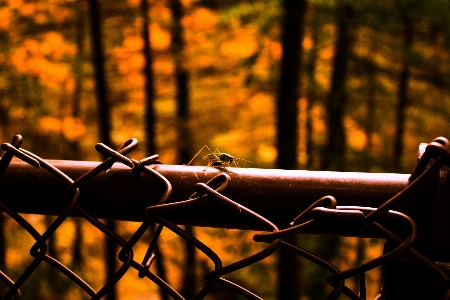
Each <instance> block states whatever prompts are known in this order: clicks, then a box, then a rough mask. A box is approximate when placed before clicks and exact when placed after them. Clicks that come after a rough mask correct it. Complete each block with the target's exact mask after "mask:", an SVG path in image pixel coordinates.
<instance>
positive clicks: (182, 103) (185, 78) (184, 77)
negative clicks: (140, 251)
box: [169, 0, 197, 299]
mask: <svg viewBox="0 0 450 300" xmlns="http://www.w3.org/2000/svg"><path fill="white" fill-rule="evenodd" d="M169 6H170V10H171V12H172V28H171V35H172V41H171V52H172V55H173V57H174V66H175V74H174V75H175V84H176V102H177V131H178V133H177V134H178V142H177V151H178V155H177V156H178V163H179V164H183V163H187V162H188V161H189V160H190V159H191V152H192V151H191V148H190V145H191V142H192V141H191V138H190V131H189V125H188V121H189V73H188V71H187V70H186V68H185V66H184V48H185V42H184V36H183V27H182V25H181V19H182V18H183V6H182V3H181V1H180V0H170V1H169ZM185 230H186V231H187V232H188V233H189V234H191V235H194V227H193V226H191V225H186V226H185ZM195 261H196V259H195V248H194V246H193V245H192V244H191V243H189V242H185V261H184V266H183V285H182V287H181V294H182V295H183V297H185V298H186V299H192V298H193V297H194V296H195V294H196V286H197V276H196V263H195Z"/></svg>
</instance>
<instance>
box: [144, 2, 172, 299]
mask: <svg viewBox="0 0 450 300" xmlns="http://www.w3.org/2000/svg"><path fill="white" fill-rule="evenodd" d="M148 10H149V7H148V0H142V1H141V11H142V18H143V20H144V21H143V26H142V39H143V40H144V49H143V54H144V60H145V64H144V77H145V136H146V149H147V155H153V154H155V153H156V152H157V151H156V142H155V140H156V138H155V123H156V120H155V115H156V114H155V107H154V102H155V87H154V73H153V68H152V65H153V55H152V50H151V48H150V32H149V30H148V28H149V25H150V18H149V11H148ZM154 233H155V227H154V226H153V225H152V226H150V235H151V237H153V235H154ZM154 254H155V256H156V257H157V259H156V261H155V264H156V272H157V274H158V276H159V277H160V278H161V279H162V280H164V281H166V282H167V276H166V269H165V267H164V261H163V257H164V256H163V255H162V254H161V250H160V248H159V245H158V244H156V245H155V248H154ZM159 296H160V297H161V299H162V300H169V296H168V295H167V293H166V292H165V291H164V289H162V288H160V289H159Z"/></svg>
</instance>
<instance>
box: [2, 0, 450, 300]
mask: <svg viewBox="0 0 450 300" xmlns="http://www.w3.org/2000/svg"><path fill="white" fill-rule="evenodd" d="M448 20H450V2H448V1H447V0H428V1H419V0H394V1H392V0H377V1H373V0H362V1H361V0H360V1H354V0H335V1H331V0H330V1H327V0H308V1H306V0H259V1H257V0H241V1H238V0H163V1H156V0H128V1H126V0H122V1H100V0H39V1H23V0H4V1H1V2H0V39H1V43H0V137H1V141H3V142H9V141H10V140H11V138H12V137H13V136H14V135H15V134H17V133H20V134H22V135H23V136H24V138H25V142H24V144H23V147H24V148H26V149H28V150H30V151H32V152H34V153H36V154H38V155H39V156H41V157H44V158H48V159H71V160H99V159H100V157H99V155H98V154H97V153H96V151H95V150H94V145H95V143H97V142H103V143H105V144H107V145H109V146H112V147H115V148H117V147H118V146H119V145H121V144H122V143H123V142H124V141H126V140H127V139H128V138H131V137H134V138H137V139H138V140H139V142H140V145H141V147H140V148H138V150H137V151H135V152H134V153H133V154H132V157H133V158H136V159H139V158H143V157H145V156H148V155H150V154H154V153H158V154H159V155H160V160H161V161H162V162H164V163H166V164H183V163H187V162H188V161H189V160H190V159H191V158H192V157H193V155H194V154H195V153H196V152H197V151H198V150H199V149H200V148H201V147H202V146H203V145H204V144H208V145H209V146H210V148H212V149H216V148H217V149H219V150H221V151H223V152H227V153H231V154H233V155H235V156H236V157H240V158H244V159H246V160H249V161H251V162H252V164H250V163H247V162H245V161H243V162H241V163H240V164H241V166H243V167H252V168H253V167H255V168H284V169H309V170H333V171H362V172H400V173H409V172H411V171H412V169H413V167H414V165H415V161H416V156H417V149H418V145H419V143H421V142H430V141H431V140H432V139H433V138H435V137H437V136H446V135H447V136H448V132H449V129H450V123H449V122H448V120H449V116H450V101H449V93H448V92H449V89H450V85H449V84H448V83H449V78H450V76H449V75H450V60H449V58H450V22H449V21H448ZM195 163H196V164H203V163H204V162H203V161H202V160H201V159H199V160H197V161H196V162H195ZM27 220H29V221H30V222H31V223H32V224H33V225H34V226H36V227H37V228H40V229H43V228H45V226H46V224H49V223H50V222H51V220H52V218H50V217H44V216H27ZM107 222H108V225H109V226H111V227H113V228H115V229H116V230H117V231H118V232H119V233H120V234H121V235H123V236H125V237H126V236H127V235H128V236H129V235H131V234H132V233H133V232H134V230H135V229H136V228H137V226H138V224H134V223H127V222H120V223H118V222H112V221H107ZM0 225H1V226H0V227H1V229H2V235H1V236H2V239H1V244H0V248H1V249H0V269H1V270H8V272H9V273H8V274H11V273H12V274H14V272H17V273H18V274H19V273H20V270H21V266H25V265H27V264H28V263H29V257H28V254H27V253H26V252H27V251H28V250H26V249H29V247H30V245H32V244H33V241H32V239H31V237H29V236H27V234H26V233H25V232H23V231H22V230H20V229H19V228H18V226H17V225H16V224H15V223H14V222H13V221H11V220H9V219H7V218H5V217H3V216H2V218H1V222H0ZM187 227H188V228H186V229H187V230H189V231H191V232H192V233H194V234H195V235H196V236H197V237H198V238H199V239H200V240H202V241H203V242H204V243H205V244H207V245H211V246H212V247H213V248H214V250H215V251H217V252H218V253H219V255H220V256H221V257H222V258H223V261H224V264H226V263H228V262H231V261H235V260H236V259H237V258H238V257H244V256H245V255H248V254H249V253H252V252H253V251H255V250H256V249H258V247H259V245H255V243H253V242H252V239H251V238H252V234H253V233H249V232H241V231H235V230H225V229H211V228H195V229H194V228H190V227H189V226H187ZM5 233H7V234H5ZM103 238H104V237H103V235H102V234H101V233H100V232H98V231H96V230H95V229H94V228H93V227H92V226H90V225H89V224H87V222H86V223H85V222H81V221H80V220H77V219H71V220H70V221H67V222H65V223H64V226H63V228H60V229H59V230H58V232H57V235H56V237H55V238H54V239H53V240H51V244H50V245H49V251H50V253H51V254H52V255H53V256H55V257H57V258H58V259H60V260H61V261H62V262H64V263H65V264H67V265H68V266H71V267H72V269H73V270H75V271H76V272H77V273H78V274H80V275H81V276H82V277H83V278H85V279H86V280H87V281H88V282H89V283H91V284H92V285H93V286H94V287H95V288H97V289H99V288H100V287H101V286H102V285H103V283H104V281H105V278H107V277H108V276H109V275H107V274H108V272H111V270H114V257H115V256H114V255H115V254H114V251H115V250H114V247H112V248H111V249H112V250H111V249H110V247H111V246H109V247H108V246H106V247H103V246H101V245H100V246H99V244H98V241H99V240H102V239H103ZM218 240H219V242H218ZM297 243H299V244H301V245H302V246H304V247H306V248H308V249H310V250H312V251H313V252H314V253H317V254H318V255H320V256H322V257H325V258H327V259H328V260H330V261H333V262H335V263H336V264H337V265H338V266H339V267H340V268H342V269H345V268H346V267H348V266H351V265H355V264H358V263H360V262H361V261H363V260H366V259H368V258H370V257H373V256H377V255H379V254H380V253H381V251H382V250H381V249H382V242H381V241H376V240H370V239H353V238H338V237H316V236H304V237H303V236H302V238H298V241H297ZM106 245H108V244H107V243H106ZM325 245H326V246H325ZM183 247H185V245H184V244H183V242H182V241H181V239H179V238H178V237H177V236H176V235H174V234H172V233H170V232H165V231H164V232H163V235H162V237H161V243H160V248H159V251H161V252H162V253H163V255H162V256H161V257H162V259H161V260H160V264H159V266H158V267H157V268H156V269H157V270H155V272H158V273H159V274H161V275H162V276H165V278H166V279H167V280H168V282H169V283H170V284H171V285H173V286H174V287H175V288H176V289H178V290H180V291H182V294H183V295H185V296H186V298H187V299H190V297H191V295H192V293H195V291H198V289H199V287H200V285H201V283H202V281H201V274H204V273H205V270H208V269H209V268H211V266H208V265H206V261H207V260H206V259H205V258H204V257H202V256H199V255H197V253H194V252H192V249H191V250H189V249H186V250H185V251H181V252H182V253H181V254H180V249H184V248H183ZM21 249H22V250H21ZM24 249H25V250H24ZM104 249H110V250H104ZM145 250H146V245H145V244H144V243H142V245H140V244H139V245H138V247H137V249H136V253H140V252H139V251H141V253H144V252H145ZM111 251H112V252H111ZM108 253H113V254H112V256H111V254H108ZM185 254H186V255H185ZM138 255H139V254H136V256H138ZM105 257H106V258H105ZM108 257H109V258H108ZM111 257H112V261H111ZM105 259H106V260H107V261H109V262H108V263H105ZM286 261H287V266H288V268H287V270H286ZM187 266H191V267H187ZM192 266H195V268H194V267H192ZM111 268H112V269H111ZM38 270H39V272H36V274H34V275H33V276H32V278H33V280H31V281H30V282H27V284H26V285H25V286H24V289H26V290H27V291H28V292H25V293H23V298H24V299H62V298H64V299H85V298H87V295H85V294H83V293H82V292H81V291H80V290H79V289H77V288H76V287H75V285H74V284H71V283H70V282H66V281H65V280H64V279H63V278H60V276H59V275H55V274H53V275H51V273H49V272H55V271H52V270H50V269H49V268H46V267H45V266H41V267H39V269H38ZM321 272H322V271H321V270H318V269H315V268H314V266H311V265H309V264H307V263H306V262H303V261H295V262H293V261H292V258H290V257H288V256H286V255H283V254H280V255H279V256H277V257H274V256H271V257H269V258H268V259H266V260H264V261H262V262H261V263H259V264H256V265H254V266H251V267H248V268H246V269H245V270H244V271H240V272H236V274H232V276H234V277H229V278H230V279H232V280H234V281H235V282H237V283H239V284H242V285H243V286H244V287H246V288H248V289H250V290H251V291H253V292H255V293H257V294H258V295H260V296H262V297H263V298H265V299H279V300H281V299H282V300H289V299H304V300H306V299H314V300H315V299H323V298H324V295H326V292H327V291H329V287H326V284H325V280H324V278H325V275H326V273H323V274H322V273H321ZM129 273H130V274H127V275H126V276H125V277H124V279H123V280H122V281H120V282H119V283H118V285H117V289H116V290H115V292H114V293H110V294H109V295H108V296H107V299H108V300H113V299H169V298H168V297H167V296H166V295H164V294H160V292H159V290H158V288H157V286H156V285H155V284H153V283H152V282H150V281H148V280H143V279H139V278H138V277H137V276H136V274H135V273H133V272H129ZM379 273H380V272H379V270H377V271H376V272H375V271H374V272H373V274H369V276H368V285H369V286H368V290H369V295H368V299H373V298H374V297H375V295H376V294H377V293H378V291H379V275H380V274H379ZM49 274H50V275H49ZM109 274H110V273H109ZM324 274H325V275H324ZM230 276H231V275H230ZM43 278H44V279H43ZM45 278H46V279H45ZM349 285H350V286H353V285H352V283H351V282H350V283H349ZM294 286H295V288H294ZM2 288H4V287H3V286H2V287H0V290H1V289H2ZM355 289H357V287H356V286H355ZM208 299H241V298H239V297H238V296H237V295H234V294H232V293H230V292H228V291H226V290H220V289H215V290H213V292H212V293H211V294H210V295H209V296H208Z"/></svg>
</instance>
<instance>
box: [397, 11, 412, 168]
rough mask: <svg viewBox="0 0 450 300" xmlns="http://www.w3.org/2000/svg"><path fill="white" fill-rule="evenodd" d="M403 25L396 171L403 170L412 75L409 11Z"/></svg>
mask: <svg viewBox="0 0 450 300" xmlns="http://www.w3.org/2000/svg"><path fill="white" fill-rule="evenodd" d="M403 26H404V32H403V37H404V46H403V52H404V54H403V55H404V58H403V68H402V71H401V73H400V78H399V81H398V94H397V95H398V104H397V118H396V121H397V132H396V134H395V145H394V166H395V170H394V171H395V172H401V171H403V170H402V163H401V158H402V154H403V137H404V134H405V114H406V107H407V105H408V80H409V77H410V70H409V64H408V52H409V50H410V47H411V44H412V38H413V28H412V24H411V20H410V19H409V17H408V15H407V13H404V15H403Z"/></svg>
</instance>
